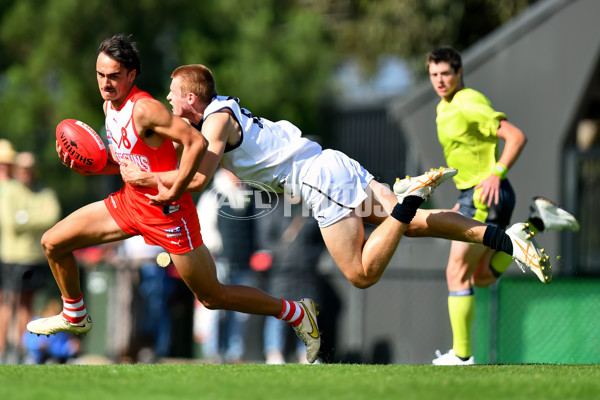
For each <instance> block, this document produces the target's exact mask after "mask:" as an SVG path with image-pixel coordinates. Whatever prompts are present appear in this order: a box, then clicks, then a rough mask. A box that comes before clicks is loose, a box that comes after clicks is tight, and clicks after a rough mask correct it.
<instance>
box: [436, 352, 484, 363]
mask: <svg viewBox="0 0 600 400" xmlns="http://www.w3.org/2000/svg"><path fill="white" fill-rule="evenodd" d="M435 356H436V357H437V358H435V359H433V361H431V363H432V364H433V365H474V364H475V358H473V356H471V357H469V359H468V360H462V359H460V358H458V356H457V355H456V354H454V350H453V349H450V350H448V352H447V353H445V354H442V352H441V351H439V350H436V351H435Z"/></svg>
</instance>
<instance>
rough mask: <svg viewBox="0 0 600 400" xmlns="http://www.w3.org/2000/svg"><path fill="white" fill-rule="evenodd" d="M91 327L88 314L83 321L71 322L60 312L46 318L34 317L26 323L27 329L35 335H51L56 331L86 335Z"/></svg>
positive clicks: (90, 319) (90, 318)
mask: <svg viewBox="0 0 600 400" xmlns="http://www.w3.org/2000/svg"><path fill="white" fill-rule="evenodd" d="M90 329H92V317H90V314H88V315H87V316H86V317H85V318H84V320H83V321H81V322H80V323H78V324H72V323H71V322H69V321H67V320H66V319H65V317H63V316H62V313H61V314H58V315H54V316H52V317H48V318H39V319H35V320H33V321H31V322H29V323H28V324H27V330H28V331H29V332H31V333H35V334H36V335H38V336H39V335H46V336H49V335H53V334H56V333H58V332H73V333H75V334H77V335H79V334H82V335H86V334H87V333H88V332H89V330H90Z"/></svg>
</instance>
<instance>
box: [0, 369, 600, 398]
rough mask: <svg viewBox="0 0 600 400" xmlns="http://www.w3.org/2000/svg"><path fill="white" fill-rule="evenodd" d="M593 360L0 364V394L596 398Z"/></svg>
mask: <svg viewBox="0 0 600 400" xmlns="http://www.w3.org/2000/svg"><path fill="white" fill-rule="evenodd" d="M599 394H600V367H599V366H597V365H547V364H543V365H479V366H473V367H434V366H430V365H427V366H425V365H354V364H323V365H295V364H288V365H278V366H275V365H260V364H249V365H197V364H194V365H181V364H179V365H99V366H78V365H51V366H43V365H42V366H25V365H13V366H0V399H3V400H5V399H6V400H9V399H11V400H12V399H19V400H26V399H40V400H54V399H56V400H59V399H60V400H69V399H78V400H91V399H127V400H136V399H178V400H183V399H202V400H209V399H227V400H237V399H244V400H246V399H248V400H250V399H285V400H293V399H303V400H310V399H327V400H335V399H344V400H354V399H370V400H380V399H402V400H410V399H418V400H427V399H436V400H438V399H461V400H462V399H485V400H495V399H511V400H513V399H527V400H537V399H540V400H542V399H543V400H552V399H557V400H558V399H560V400H567V399H569V400H571V399H597V398H598V396H599Z"/></svg>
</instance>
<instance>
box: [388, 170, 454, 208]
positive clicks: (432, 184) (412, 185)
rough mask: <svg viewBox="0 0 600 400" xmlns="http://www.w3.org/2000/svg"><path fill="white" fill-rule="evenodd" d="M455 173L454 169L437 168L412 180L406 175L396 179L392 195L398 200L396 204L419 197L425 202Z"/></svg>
mask: <svg viewBox="0 0 600 400" xmlns="http://www.w3.org/2000/svg"><path fill="white" fill-rule="evenodd" d="M457 173H458V170H457V169H456V168H446V167H439V168H435V169H434V168H431V169H430V170H429V171H427V172H425V173H424V174H423V175H419V176H415V177H413V178H411V177H410V176H408V175H407V176H406V178H404V179H400V178H396V183H394V194H395V195H396V197H397V198H398V203H402V200H404V198H405V197H406V196H419V197H420V198H422V199H425V200H427V199H428V198H429V197H430V196H431V194H432V193H433V190H434V189H435V188H436V187H438V186H439V185H440V184H441V183H443V182H445V181H447V180H448V179H450V178H452V177H453V176H454V175H456V174H457Z"/></svg>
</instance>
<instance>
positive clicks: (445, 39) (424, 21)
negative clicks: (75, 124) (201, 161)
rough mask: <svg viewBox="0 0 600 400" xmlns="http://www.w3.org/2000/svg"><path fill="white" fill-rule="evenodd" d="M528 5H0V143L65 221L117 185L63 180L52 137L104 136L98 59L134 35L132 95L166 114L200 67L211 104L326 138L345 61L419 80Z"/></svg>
mask: <svg viewBox="0 0 600 400" xmlns="http://www.w3.org/2000/svg"><path fill="white" fill-rule="evenodd" d="M533 2H534V0H503V1H493V0H462V1H458V0H452V1H451V0H372V1H366V0H203V1H201V2H200V1H196V2H190V1H184V0H170V1H162V0H137V1H135V2H123V1H117V0H86V1H85V2H84V1H79V0H3V1H2V2H0V120H1V121H2V126H1V127H0V136H1V137H3V138H8V139H10V140H11V141H12V142H13V143H14V144H15V147H16V148H17V149H18V150H30V151H33V152H35V153H36V155H37V156H38V158H39V162H40V164H41V167H42V176H41V179H43V180H44V181H45V182H46V183H47V184H49V185H51V186H52V187H54V188H55V189H56V190H57V191H58V192H59V194H60V196H61V201H62V203H63V206H64V210H65V211H67V212H69V211H72V210H73V209H75V208H78V207H80V206H81V205H83V204H86V203H89V202H91V201H93V200H97V199H101V198H103V197H104V196H105V195H106V194H107V193H108V192H109V191H110V190H113V189H114V186H116V185H119V181H120V179H119V178H118V177H113V178H107V177H80V176H78V175H77V174H75V173H71V172H69V171H67V170H66V169H65V168H64V167H63V166H62V165H61V164H60V163H59V162H58V159H57V157H56V153H55V150H54V149H55V144H54V143H55V136H54V129H55V126H56V124H57V123H58V122H59V121H60V120H62V119H64V118H76V119H80V120H83V121H85V122H87V123H88V124H89V125H90V126H92V127H94V128H95V129H96V130H98V131H99V132H100V131H101V130H102V125H103V120H104V116H103V113H102V111H101V105H102V99H101V97H100V96H99V93H98V88H97V84H96V80H95V72H94V71H95V61H96V49H97V47H98V45H99V43H100V42H101V41H102V40H103V39H104V38H106V37H108V36H110V35H112V34H114V33H118V32H124V33H131V34H133V38H134V40H135V41H137V43H138V46H139V48H140V51H141V54H142V61H143V65H142V74H141V76H140V77H139V79H138V84H139V86H140V87H141V88H143V89H145V90H147V91H149V92H150V93H151V94H153V95H154V96H155V97H156V98H157V99H159V100H163V101H165V103H166V100H165V96H166V94H167V92H168V85H169V77H170V74H171V72H172V70H173V69H174V68H175V67H177V66H178V65H180V64H184V63H201V64H206V65H207V66H209V67H210V68H211V69H212V70H213V73H214V74H215V77H216V80H217V87H218V90H219V92H220V93H222V94H226V95H231V96H236V97H240V98H241V100H242V105H245V106H247V107H248V108H249V109H251V110H252V111H253V112H255V113H256V114H258V115H263V116H265V117H268V118H270V119H289V120H291V121H293V122H294V123H296V124H297V125H298V126H299V127H300V128H301V129H302V130H303V131H304V132H306V133H310V134H321V135H323V134H324V132H321V129H322V128H321V127H322V126H324V124H322V123H321V122H322V121H321V114H320V113H319V106H320V104H321V103H322V102H323V101H326V102H328V103H331V102H332V101H331V99H327V98H326V96H327V95H328V94H329V95H331V93H333V92H331V91H330V90H329V84H330V78H331V75H332V74H333V71H334V69H335V67H336V66H337V65H339V64H340V63H341V61H342V60H343V59H345V58H347V57H350V58H354V59H358V60H361V61H362V62H363V64H364V65H366V66H371V67H372V66H373V65H374V63H375V62H376V61H377V58H378V56H379V55H381V54H392V55H397V56H400V57H402V58H405V59H407V60H413V61H414V62H416V63H417V64H418V67H419V68H418V70H422V62H423V57H424V55H425V53H426V52H427V51H429V50H430V49H431V48H433V47H435V46H437V45H440V44H453V45H454V46H455V47H457V48H458V49H460V50H462V49H464V48H465V47H467V46H468V45H470V44H472V43H473V42H474V41H476V40H477V39H479V38H481V37H482V36H484V35H485V34H487V33H488V32H490V31H491V30H492V29H494V28H496V27H497V26H499V25H500V24H502V23H503V22H505V21H507V20H508V19H509V18H511V17H512V16H514V15H516V13H517V12H519V11H521V10H522V9H523V8H524V7H526V6H527V5H528V4H531V3H533ZM371 69H372V68H371ZM366 70H367V71H369V68H366ZM324 99H325V100H324Z"/></svg>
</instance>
